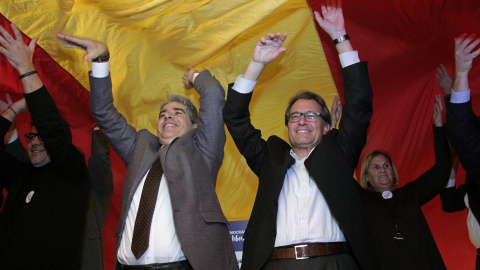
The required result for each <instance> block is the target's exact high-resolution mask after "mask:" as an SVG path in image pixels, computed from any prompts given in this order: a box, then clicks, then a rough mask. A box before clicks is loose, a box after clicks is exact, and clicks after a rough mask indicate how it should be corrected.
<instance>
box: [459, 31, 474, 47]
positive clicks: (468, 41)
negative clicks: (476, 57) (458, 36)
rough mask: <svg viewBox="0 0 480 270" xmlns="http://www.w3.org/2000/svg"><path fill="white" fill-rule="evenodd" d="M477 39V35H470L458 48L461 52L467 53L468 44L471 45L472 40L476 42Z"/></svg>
mask: <svg viewBox="0 0 480 270" xmlns="http://www.w3.org/2000/svg"><path fill="white" fill-rule="evenodd" d="M475 37H476V35H475V34H471V35H469V36H468V37H466V38H465V39H463V40H462V43H460V45H459V46H458V48H459V49H460V50H461V51H465V50H466V48H467V46H468V44H470V42H472V40H474V39H475Z"/></svg>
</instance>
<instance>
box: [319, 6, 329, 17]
mask: <svg viewBox="0 0 480 270" xmlns="http://www.w3.org/2000/svg"><path fill="white" fill-rule="evenodd" d="M320 8H321V9H322V15H323V16H325V13H327V11H328V10H327V7H326V6H325V5H324V4H322V5H321V6H320Z"/></svg>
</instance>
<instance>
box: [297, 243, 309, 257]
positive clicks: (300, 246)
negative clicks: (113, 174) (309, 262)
mask: <svg viewBox="0 0 480 270" xmlns="http://www.w3.org/2000/svg"><path fill="white" fill-rule="evenodd" d="M306 246H307V245H298V246H294V247H293V249H294V250H295V259H296V260H305V259H308V258H309V257H303V256H298V252H297V247H306ZM302 255H303V254H302Z"/></svg>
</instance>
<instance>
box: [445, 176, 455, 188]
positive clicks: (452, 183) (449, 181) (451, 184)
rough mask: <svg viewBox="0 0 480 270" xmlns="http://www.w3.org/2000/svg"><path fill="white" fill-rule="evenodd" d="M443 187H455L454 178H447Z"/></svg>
mask: <svg viewBox="0 0 480 270" xmlns="http://www.w3.org/2000/svg"><path fill="white" fill-rule="evenodd" d="M445 187H446V188H451V187H455V178H452V179H450V180H448V183H447V185H446V186H445Z"/></svg>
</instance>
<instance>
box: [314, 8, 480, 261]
mask: <svg viewBox="0 0 480 270" xmlns="http://www.w3.org/2000/svg"><path fill="white" fill-rule="evenodd" d="M309 2H310V4H311V6H312V9H313V10H320V3H321V1H319V0H309ZM343 8H344V18H345V27H346V30H347V33H348V34H349V36H350V39H351V41H352V44H353V46H354V48H355V49H357V50H358V52H359V57H360V59H361V60H362V61H368V68H369V72H370V79H371V83H372V87H373V117H372V121H371V124H370V128H369V131H368V139H367V144H366V146H365V148H364V150H363V153H362V158H363V156H364V155H365V154H366V153H368V152H370V151H372V150H374V149H382V150H385V151H387V152H389V153H390V156H391V157H392V159H393V163H394V164H395V166H396V168H397V170H398V174H399V186H404V185H405V184H407V182H406V181H407V180H408V179H416V178H417V177H418V176H420V175H421V174H422V173H423V172H425V171H426V170H427V169H429V168H430V167H431V166H432V165H433V164H434V163H435V156H434V148H433V133H432V128H431V126H432V125H433V121H432V114H433V104H434V103H435V96H434V95H435V94H442V96H443V93H442V91H441V90H440V88H439V87H438V86H437V83H436V78H435V73H436V71H435V68H437V67H438V66H440V64H443V65H444V66H445V67H446V69H447V70H448V72H449V73H450V76H453V75H454V70H455V59H454V41H453V39H454V37H457V36H459V35H461V34H462V33H477V35H478V34H480V32H479V29H480V20H479V17H478V15H479V14H480V5H479V2H478V0H466V1H460V2H459V1H453V0H391V1H382V0H361V1H360V0H349V1H343ZM318 32H319V35H320V37H321V40H322V43H323V45H324V50H325V54H326V56H327V60H328V62H329V65H330V68H331V70H332V75H333V78H334V80H335V83H336V85H337V88H338V91H339V93H340V95H341V96H343V94H342V93H343V86H342V80H341V74H340V72H339V71H338V70H339V66H340V63H339V62H338V61H337V60H336V54H337V53H336V50H335V48H334V47H333V43H332V41H331V38H330V37H329V36H328V35H326V34H325V33H324V32H323V30H321V29H320V30H319V31H318ZM477 48H478V47H477ZM469 80H470V88H471V89H472V92H471V93H472V104H473V107H474V111H475V112H476V114H477V115H478V114H480V58H478V57H477V59H475V60H473V68H472V70H471V71H470V73H469ZM444 111H445V108H444ZM444 121H445V118H444ZM460 170H461V171H460V172H459V173H458V174H457V185H460V184H462V183H464V181H465V173H464V172H463V170H462V169H460ZM359 174H360V166H359V167H357V176H359ZM357 179H359V177H357ZM422 209H423V212H424V214H425V217H426V219H427V221H428V224H429V226H430V229H431V231H432V233H433V235H434V238H435V240H436V243H437V245H438V248H439V249H440V252H441V254H442V257H443V259H444V261H445V264H446V266H447V268H448V269H474V268H475V256H476V250H475V248H474V246H473V245H472V244H471V243H470V241H469V239H468V231H467V226H466V217H467V211H463V212H460V213H453V214H447V213H444V212H443V211H442V207H441V202H440V199H439V197H437V198H435V199H434V200H432V201H431V202H430V203H428V204H426V205H425V206H423V207H422Z"/></svg>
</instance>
